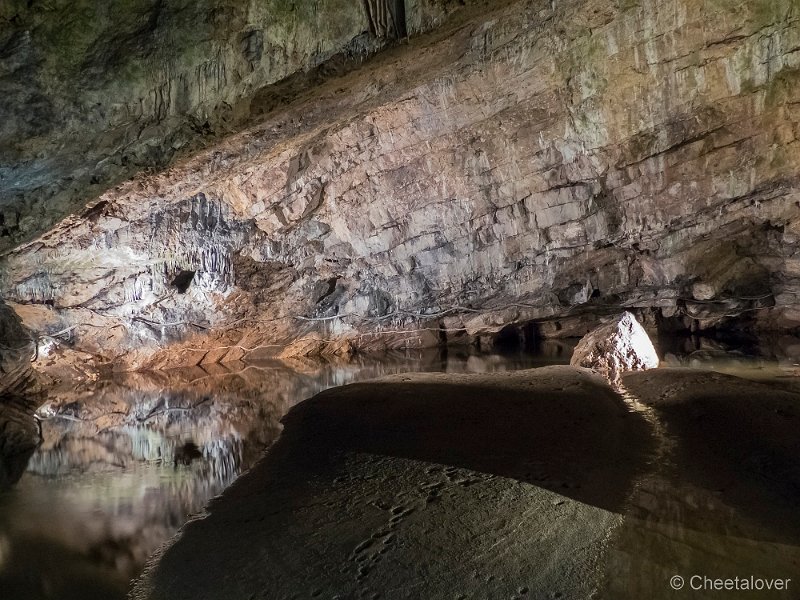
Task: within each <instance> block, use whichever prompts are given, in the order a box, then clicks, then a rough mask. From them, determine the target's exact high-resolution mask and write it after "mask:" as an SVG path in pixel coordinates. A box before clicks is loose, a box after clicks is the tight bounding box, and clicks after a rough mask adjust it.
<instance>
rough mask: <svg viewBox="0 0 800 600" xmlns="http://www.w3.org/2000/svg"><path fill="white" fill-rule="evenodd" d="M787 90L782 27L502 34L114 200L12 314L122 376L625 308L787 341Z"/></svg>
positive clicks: (493, 17)
mask: <svg viewBox="0 0 800 600" xmlns="http://www.w3.org/2000/svg"><path fill="white" fill-rule="evenodd" d="M799 67H800V6H798V4H797V2H796V1H794V0H771V1H768V2H759V3H747V4H742V3H739V2H734V1H733V0H669V1H667V0H642V1H639V2H636V1H633V0H631V1H622V2H618V1H615V0H572V1H567V2H559V3H552V4H551V3H550V2H539V1H529V2H513V3H510V4H509V5H508V6H505V5H504V6H498V7H497V8H496V9H495V10H494V11H492V12H489V13H486V14H477V15H475V16H473V17H472V18H471V20H470V21H468V22H466V23H464V22H461V23H458V24H457V26H456V25H454V26H452V27H451V28H448V26H447V25H446V24H444V25H442V26H441V27H440V28H439V29H438V30H437V31H436V33H433V34H430V35H428V36H423V37H420V38H416V39H412V40H411V41H410V42H408V43H407V44H405V45H404V46H402V47H401V48H398V49H396V50H395V51H392V52H390V53H388V54H386V55H382V56H379V57H378V58H376V59H374V60H372V61H371V62H369V63H367V64H366V65H365V66H364V67H363V68H362V69H360V70H358V71H357V72H353V73H350V74H348V75H345V76H343V77H341V78H339V79H334V80H331V81H328V82H324V83H320V84H319V85H318V86H316V87H315V88H314V90H313V91H312V93H310V94H309V95H308V96H307V97H301V98H298V100H297V101H295V102H294V103H292V104H290V105H288V106H286V107H284V108H281V109H279V110H278V111H277V112H274V113H271V114H270V115H269V116H266V117H264V118H263V120H262V121H261V122H260V123H259V124H258V125H254V126H252V127H250V128H247V129H245V130H244V131H243V132H242V133H239V134H237V135H234V136H230V137H228V138H226V139H224V140H221V141H220V142H219V143H217V144H215V145H214V146H213V147H212V148H210V149H208V150H206V151H203V152H200V153H198V154H197V155H196V156H194V157H193V158H191V159H187V160H185V161H182V162H180V163H177V164H175V165H174V166H173V167H172V168H170V169H169V170H167V171H165V172H163V173H160V174H156V175H152V176H147V177H145V176H140V177H138V178H136V179H135V180H133V181H131V182H128V183H126V184H124V185H119V186H117V187H115V188H114V189H112V190H110V191H108V192H107V193H105V194H104V195H103V196H101V198H100V200H99V202H96V203H93V204H92V206H90V207H89V208H87V209H86V211H85V212H83V213H82V214H79V215H75V216H72V217H69V218H67V219H65V220H64V221H62V222H61V223H60V224H58V225H57V226H56V227H54V228H53V229H52V230H51V231H50V232H48V233H46V234H44V235H43V236H41V237H40V238H38V239H37V240H35V241H33V242H31V243H28V244H24V245H22V246H20V247H19V248H17V249H16V250H15V251H13V252H12V253H10V254H9V255H8V256H7V257H6V260H5V264H4V265H3V267H2V293H3V295H4V296H5V297H6V298H7V300H8V301H9V302H10V303H12V306H13V307H14V308H15V310H16V311H17V313H18V314H20V315H21V316H22V317H23V319H24V321H25V322H26V324H27V325H28V326H30V327H32V328H34V329H36V330H37V331H46V332H47V331H51V332H52V331H57V330H63V329H64V328H65V327H71V326H73V325H74V326H75V328H74V329H73V330H71V332H70V336H69V338H70V339H69V344H72V345H73V346H74V347H76V348H79V349H81V350H85V351H89V352H93V353H96V354H98V355H102V356H103V357H105V358H109V359H113V360H114V361H115V362H116V364H117V365H118V366H119V367H120V368H129V367H155V366H159V367H160V366H170V365H176V364H187V363H190V364H194V363H200V362H215V361H219V360H233V359H238V358H242V357H244V356H250V357H253V356H260V355H263V354H265V353H267V354H269V353H278V352H281V351H284V352H287V347H288V352H291V353H300V354H302V353H307V352H337V351H344V350H348V349H352V348H357V349H367V350H370V349H380V348H385V347H390V348H394V347H407V346H416V347H419V346H430V345H435V344H437V343H439V342H440V341H442V339H443V338H444V339H447V340H448V341H458V340H459V339H462V338H463V339H472V338H474V337H475V336H480V335H482V334H484V333H486V332H496V331H499V330H500V329H501V328H503V327H504V326H506V325H507V324H509V323H519V322H525V321H530V320H536V319H548V318H563V317H568V316H570V315H573V314H576V312H579V311H581V310H582V309H586V310H589V311H591V312H593V313H596V312H600V311H602V310H604V309H607V308H618V307H620V306H626V307H639V308H643V309H648V310H654V311H655V312H656V314H657V315H658V316H659V317H660V318H663V319H684V320H687V319H688V320H692V321H693V322H694V323H695V324H699V326H701V327H702V326H713V325H714V324H718V323H720V322H721V321H724V320H725V319H729V318H733V317H736V318H739V319H741V320H743V321H746V322H747V323H748V325H749V326H752V327H753V328H757V329H762V330H780V331H789V330H795V329H796V328H797V327H798V325H800V311H799V310H798V307H797V294H798V292H800V287H798V284H799V283H800V254H798V250H799V249H800V246H799V244H800V192H798V167H800V152H798V147H799V146H798V144H799V142H798V138H799V137H800V86H798V83H799V82H798V72H799V71H798V68H799ZM181 272H184V273H189V272H193V273H194V274H193V275H192V278H191V282H190V285H189V286H188V288H187V289H186V290H185V291H183V292H181V290H179V289H177V288H176V287H175V286H174V285H171V284H172V283H174V282H175V278H176V277H177V276H178V275H180V274H181Z"/></svg>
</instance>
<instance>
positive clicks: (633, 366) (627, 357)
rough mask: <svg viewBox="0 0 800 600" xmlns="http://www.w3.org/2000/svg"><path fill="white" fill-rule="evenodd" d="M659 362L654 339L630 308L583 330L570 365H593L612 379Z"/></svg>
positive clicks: (618, 378)
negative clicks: (591, 327)
mask: <svg viewBox="0 0 800 600" xmlns="http://www.w3.org/2000/svg"><path fill="white" fill-rule="evenodd" d="M658 364H659V360H658V354H657V353H656V349H655V348H654V347H653V342H651V341H650V338H649V337H648V336H647V332H646V331H645V330H644V328H643V327H642V326H641V325H640V324H639V322H638V321H637V320H636V317H634V316H633V315H632V314H631V313H629V312H625V313H622V314H621V315H620V316H618V317H616V318H614V319H612V320H610V321H609V322H607V323H604V324H603V325H600V326H599V327H597V328H596V329H594V330H592V331H591V332H589V333H588V334H586V336H584V337H583V338H582V339H581V341H580V342H579V343H578V345H577V347H576V348H575V352H574V353H573V354H572V360H571V361H570V365H572V366H573V367H585V368H587V369H592V370H594V371H597V372H598V373H600V374H601V375H603V377H605V378H606V379H608V380H609V381H611V382H615V383H616V382H619V381H620V377H621V376H622V374H623V373H627V372H629V371H645V370H647V369H655V368H657V367H658Z"/></svg>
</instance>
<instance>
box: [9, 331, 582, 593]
mask: <svg viewBox="0 0 800 600" xmlns="http://www.w3.org/2000/svg"><path fill="white" fill-rule="evenodd" d="M571 351H572V347H571V346H570V345H569V344H565V345H562V344H556V345H552V346H549V347H548V348H547V349H546V350H545V351H541V352H537V353H525V354H510V355H502V356H501V355H486V356H475V355H468V354H458V353H454V352H450V353H449V355H448V356H447V357H442V356H441V355H439V354H438V353H432V354H414V355H405V354H396V355H390V356H384V357H381V358H380V359H379V360H377V359H372V360H369V359H363V360H361V361H357V362H355V363H348V364H339V365H332V364H325V363H322V364H320V363H313V362H292V363H283V362H281V363H263V364H258V365H244V364H241V365H238V366H231V367H214V368H209V369H201V368H195V369H184V370H178V371H175V372H169V373H137V374H129V375H120V376H117V377H115V378H114V379H113V380H109V381H103V382H98V383H97V384H92V385H89V386H86V387H85V388H83V389H78V390H70V391H62V392H60V393H58V394H57V395H56V396H55V397H54V398H53V399H52V400H51V401H50V402H49V403H48V404H46V405H45V406H43V407H42V408H40V409H39V411H38V413H39V415H40V416H41V417H42V419H43V421H42V438H43V441H42V444H41V446H40V447H39V448H38V449H37V450H36V451H35V453H34V454H33V456H31V457H30V459H29V461H28V463H27V469H26V471H25V473H24V475H23V476H22V477H21V479H20V480H19V481H18V482H17V483H16V484H15V485H14V486H13V487H12V488H11V489H10V490H6V491H0V590H1V591H2V594H0V596H1V597H2V598H3V600H12V599H13V600H17V599H20V600H21V599H39V598H57V599H59V600H67V599H71V598H75V599H78V598H80V599H84V600H87V599H93V598H97V599H103V600H113V599H115V598H124V597H125V596H126V594H127V591H128V587H129V584H130V581H131V579H133V578H134V577H136V576H138V575H139V573H140V572H141V570H142V568H143V567H144V564H145V562H146V560H147V558H148V557H149V556H151V555H152V554H153V553H154V552H156V551H157V550H158V548H159V547H160V546H161V545H162V544H164V542H166V541H167V540H169V539H170V538H171V537H172V536H173V535H174V534H175V533H176V532H177V530H178V529H179V528H180V527H181V525H183V524H184V523H185V522H186V521H187V520H188V519H189V518H191V517H192V516H194V515H198V514H201V513H202V510H203V507H204V506H205V505H206V504H207V503H208V501H209V500H210V499H211V498H213V497H214V496H217V495H219V494H220V493H221V492H222V491H223V490H224V489H225V488H226V487H227V486H228V485H230V484H231V482H232V481H233V480H234V479H236V477H238V476H239V475H240V474H241V473H242V472H244V471H246V470H247V469H249V468H250V467H251V466H252V465H253V464H254V463H255V462H256V461H257V460H258V459H259V458H260V457H261V456H262V455H263V453H264V450H265V449H266V448H267V447H268V446H269V445H270V444H271V443H272V442H273V441H274V440H275V439H276V438H277V436H278V435H279V433H280V430H281V426H280V419H281V418H282V417H283V415H285V414H286V412H287V411H288V410H289V409H291V408H292V407H293V406H294V405H295V404H297V403H298V402H300V401H302V400H304V399H306V398H309V397H310V396H312V395H314V394H316V393H317V392H320V391H322V390H324V389H327V388H330V387H334V386H340V385H345V384H348V383H352V382H356V381H361V380H365V379H371V378H375V377H380V376H383V375H389V374H393V373H400V372H413V371H447V372H495V371H503V370H516V369H523V368H531V367H536V366H543V365H547V364H559V363H564V362H568V360H569V357H570V355H571Z"/></svg>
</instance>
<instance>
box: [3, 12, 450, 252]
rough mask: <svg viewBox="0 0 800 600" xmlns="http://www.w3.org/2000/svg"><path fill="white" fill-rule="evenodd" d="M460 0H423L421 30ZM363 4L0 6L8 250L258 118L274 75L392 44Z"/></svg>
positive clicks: (359, 57)
mask: <svg viewBox="0 0 800 600" xmlns="http://www.w3.org/2000/svg"><path fill="white" fill-rule="evenodd" d="M459 4H464V3H456V2H450V1H449V0H413V1H412V2H411V3H410V4H409V6H408V7H407V19H408V20H409V27H408V29H409V31H410V32H411V33H414V34H418V33H422V32H424V31H427V30H428V29H431V28H435V27H437V26H438V25H440V24H441V23H442V22H443V21H445V20H446V19H447V17H448V16H449V15H450V14H451V13H452V12H453V10H454V9H455V8H457V6H458V5H459ZM365 7H366V3H365V0H364V1H352V0H264V1H260V2H239V1H236V0H192V1H188V0H124V1H123V0H119V1H115V2H107V3H102V2H96V1H94V0H48V1H46V2H45V1H42V0H30V1H29V0H24V1H23V0H8V1H4V2H3V3H0V95H2V97H3V101H2V103H0V186H2V187H0V251H2V250H4V249H6V248H9V247H12V246H14V245H16V244H18V243H19V242H21V241H24V240H27V239H30V238H31V237H32V236H33V235H36V234H39V233H42V232H43V231H45V230H46V229H47V228H48V227H50V226H52V225H53V224H55V223H56V222H57V221H58V220H60V219H61V218H63V217H64V216H66V215H68V214H70V213H72V212H74V211H75V210H77V209H78V208H79V207H80V206H81V205H82V204H83V203H85V202H86V201H87V200H89V199H91V198H94V197H96V196H98V195H99V194H100V193H102V192H103V191H104V190H105V189H107V188H108V187H109V186H110V185H113V184H114V183H116V182H119V181H122V180H124V179H126V178H128V177H130V176H132V175H133V174H135V173H136V172H139V171H142V170H147V169H150V170H152V169H158V168H163V167H164V166H166V165H168V164H169V163H170V162H171V161H172V160H174V159H175V158H176V157H179V156H181V155H185V154H187V153H191V152H192V151H196V150H197V149H198V148H200V147H202V146H204V145H207V144H208V143H211V141H212V140H214V139H216V138H218V137H220V136H224V135H227V134H230V133H231V132H232V131H237V130H238V129H240V128H241V127H243V126H244V125H245V124H246V123H247V122H249V121H251V120H252V119H254V118H258V115H260V114H261V113H262V112H263V111H265V110H268V109H269V108H271V107H272V106H273V105H274V104H275V102H276V101H285V100H286V98H287V97H291V95H292V94H293V93H294V91H295V90H294V89H293V88H291V89H287V90H284V91H283V92H281V93H279V94H277V98H275V97H274V96H275V94H273V95H271V96H270V95H268V98H266V99H265V98H260V97H259V92H260V91H261V90H263V89H264V87H265V86H269V85H270V84H275V83H276V82H281V81H285V80H286V79H287V78H289V77H291V76H297V75H302V74H305V73H308V72H311V71H314V70H315V69H320V68H323V66H324V65H326V64H328V63H331V62H333V63H335V64H334V65H333V66H331V67H329V68H331V69H334V70H335V69H345V68H347V66H348V65H352V64H358V63H360V62H361V61H363V60H364V59H366V58H367V57H369V56H370V55H372V54H374V53H375V52H376V51H378V50H380V49H382V48H384V47H386V46H387V45H389V44H391V43H393V38H391V37H390V36H380V35H378V36H376V35H372V34H371V33H370V28H369V22H368V19H367V13H366V10H365Z"/></svg>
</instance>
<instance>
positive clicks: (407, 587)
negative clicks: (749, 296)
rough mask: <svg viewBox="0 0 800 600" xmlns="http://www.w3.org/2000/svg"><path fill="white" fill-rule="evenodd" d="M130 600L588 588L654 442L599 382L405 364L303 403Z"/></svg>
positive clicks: (547, 372) (574, 594)
mask: <svg viewBox="0 0 800 600" xmlns="http://www.w3.org/2000/svg"><path fill="white" fill-rule="evenodd" d="M284 425H285V429H284V433H283V434H282V436H281V438H280V439H279V440H278V442H277V443H276V444H275V445H274V446H273V447H272V448H271V450H270V452H269V454H268V455H267V458H266V459H265V461H264V462H262V463H260V464H259V465H258V466H257V467H256V468H255V469H254V470H253V471H252V472H251V473H250V474H248V476H247V477H245V478H242V479H241V480H239V481H238V482H237V483H236V484H234V486H233V487H232V488H230V489H229V490H228V491H227V492H226V493H225V495H224V496H223V497H222V499H220V500H219V501H217V502H214V503H212V504H211V506H210V507H209V516H207V517H206V518H205V519H203V520H202V521H197V522H194V523H191V524H190V525H188V526H187V527H185V528H184V529H183V531H182V533H181V535H180V537H179V538H178V540H177V542H176V543H175V545H174V546H172V547H171V548H170V549H168V550H167V551H166V552H165V553H164V555H163V556H162V557H161V558H160V560H159V561H158V562H157V563H155V564H154V565H153V567H152V569H151V570H150V571H149V572H148V573H147V574H146V575H145V577H144V579H143V580H142V581H141V582H140V584H139V585H138V587H137V590H135V592H134V596H135V597H137V598H153V599H155V598H171V599H176V600H177V599H179V598H196V597H198V596H202V597H204V598H209V599H211V598H249V597H255V598H289V597H295V596H300V597H317V596H321V597H333V596H337V595H338V596H339V597H342V598H345V597H347V598H351V597H352V598H357V597H367V598H369V597H374V595H375V594H377V595H378V596H380V597H382V598H405V597H417V598H444V597H459V596H460V595H463V596H464V597H474V596H475V595H478V596H486V595H488V596H491V597H495V596H502V597H525V596H526V595H527V594H529V593H530V594H531V597H543V596H542V594H543V593H544V592H545V591H546V592H547V593H548V594H555V593H560V594H561V595H562V597H565V598H578V597H588V596H589V594H590V592H591V591H592V589H593V587H594V586H595V585H596V582H597V573H598V571H597V569H598V565H599V564H600V561H601V557H602V555H603V552H604V548H605V545H606V543H605V540H606V537H607V536H608V534H609V532H610V531H611V530H612V529H614V528H615V527H616V526H617V524H618V522H619V520H620V517H619V516H618V513H621V512H623V510H624V507H625V502H626V498H627V495H628V494H629V493H630V492H631V490H632V487H633V485H634V483H635V481H636V480H637V478H638V477H639V476H640V475H641V474H642V473H643V472H644V470H645V468H646V463H647V457H648V455H649V451H650V449H651V441H650V440H649V437H648V425H647V423H646V421H645V420H644V419H643V418H642V417H641V416H639V415H637V414H635V413H632V412H630V411H629V410H628V409H627V407H626V406H625V404H624V403H623V401H622V400H621V398H619V397H618V396H616V395H615V394H614V393H613V392H612V391H611V390H610V388H608V386H607V385H606V384H605V383H604V382H603V380H602V379H600V378H598V377H596V376H593V375H591V374H590V373H589V372H587V371H579V370H572V369H570V368H568V367H549V368H544V369H538V370H534V371H524V372H519V373H513V374H505V375H503V376H491V375H446V376H444V375H398V376H394V377H390V378H386V379H382V380H380V381H376V382H373V383H363V384H355V385H351V386H346V387H344V388H338V389H335V390H330V391H328V392H325V393H323V394H320V395H318V396H316V397H315V398H314V399H312V400H310V401H308V402H305V403H303V404H302V405H300V406H298V407H297V408H296V409H294V410H293V411H292V412H290V413H289V415H288V416H287V417H286V419H285V420H284Z"/></svg>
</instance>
